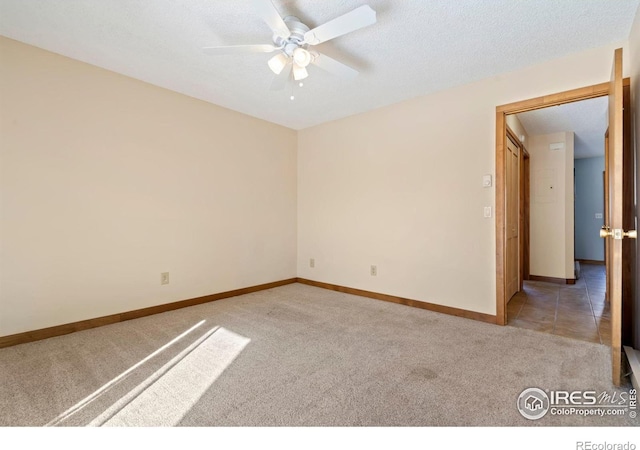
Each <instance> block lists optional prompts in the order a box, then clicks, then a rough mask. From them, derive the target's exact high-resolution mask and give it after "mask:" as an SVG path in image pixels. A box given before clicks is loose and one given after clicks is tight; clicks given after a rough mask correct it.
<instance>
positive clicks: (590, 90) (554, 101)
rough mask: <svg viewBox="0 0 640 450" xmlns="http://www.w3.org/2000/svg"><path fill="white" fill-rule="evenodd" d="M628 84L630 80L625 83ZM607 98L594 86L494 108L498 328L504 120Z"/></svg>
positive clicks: (502, 315) (503, 320) (604, 88)
mask: <svg viewBox="0 0 640 450" xmlns="http://www.w3.org/2000/svg"><path fill="white" fill-rule="evenodd" d="M625 82H626V83H628V82H629V79H628V78H627V79H625ZM607 95H609V82H608V81H607V82H605V83H600V84H595V85H593V86H587V87H583V88H579V89H572V90H570V91H565V92H560V93H557V94H552V95H545V96H542V97H537V98H532V99H530V100H523V101H519V102H515V103H509V104H506V105H500V106H497V107H496V153H495V157H496V175H495V187H496V204H495V219H496V323H497V324H498V325H506V324H507V300H508V299H507V298H505V297H506V295H505V292H506V284H505V283H506V277H505V269H506V256H507V255H506V253H507V252H506V244H507V240H506V234H505V233H506V224H505V219H506V211H505V198H506V183H505V146H506V144H505V139H506V138H507V119H506V116H507V115H509V114H518V113H522V112H526V111H533V110H535V109H541V108H547V107H549V106H557V105H563V104H565V103H573V102H578V101H581V100H588V99H590V98H596V97H604V96H607Z"/></svg>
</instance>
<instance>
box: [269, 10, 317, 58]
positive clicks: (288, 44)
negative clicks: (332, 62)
mask: <svg viewBox="0 0 640 450" xmlns="http://www.w3.org/2000/svg"><path fill="white" fill-rule="evenodd" d="M283 20H284V23H286V24H287V27H288V28H289V30H290V31H291V35H290V36H289V37H288V38H286V39H285V38H283V37H282V36H279V35H277V34H274V35H273V44H274V45H275V46H276V47H281V48H282V51H283V52H284V53H285V54H286V55H287V56H293V52H294V51H295V49H297V48H303V49H305V50H306V49H307V47H308V46H309V45H308V44H306V43H305V42H304V34H305V33H306V32H307V31H309V27H308V26H306V25H305V24H303V23H302V22H300V19H298V18H297V17H294V16H287V17H285V18H284V19H283Z"/></svg>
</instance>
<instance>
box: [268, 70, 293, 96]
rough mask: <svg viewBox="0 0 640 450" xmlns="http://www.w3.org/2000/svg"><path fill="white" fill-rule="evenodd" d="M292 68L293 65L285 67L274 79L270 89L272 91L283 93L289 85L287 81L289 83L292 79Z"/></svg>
mask: <svg viewBox="0 0 640 450" xmlns="http://www.w3.org/2000/svg"><path fill="white" fill-rule="evenodd" d="M292 66H293V64H291V63H289V64H287V65H286V66H284V69H282V72H280V73H279V74H278V75H276V76H275V77H273V81H272V82H271V88H270V89H271V90H272V91H281V90H283V89H284V87H285V86H286V85H287V81H289V78H290V77H291V68H292Z"/></svg>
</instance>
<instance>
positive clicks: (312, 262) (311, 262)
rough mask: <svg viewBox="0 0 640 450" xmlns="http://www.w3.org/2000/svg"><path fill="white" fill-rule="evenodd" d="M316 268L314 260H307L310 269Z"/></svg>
mask: <svg viewBox="0 0 640 450" xmlns="http://www.w3.org/2000/svg"><path fill="white" fill-rule="evenodd" d="M315 266H316V260H315V259H313V258H311V259H310V260H309V267H311V268H312V269H313V268H314V267H315Z"/></svg>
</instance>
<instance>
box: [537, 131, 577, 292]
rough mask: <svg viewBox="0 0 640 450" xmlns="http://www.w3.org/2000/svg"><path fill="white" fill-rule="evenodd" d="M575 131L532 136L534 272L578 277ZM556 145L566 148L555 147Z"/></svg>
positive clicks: (572, 277)
mask: <svg viewBox="0 0 640 450" xmlns="http://www.w3.org/2000/svg"><path fill="white" fill-rule="evenodd" d="M573 142H574V137H573V133H553V134H545V135H536V136H530V138H529V144H530V145H529V154H530V155H531V159H530V164H531V202H530V211H531V219H530V221H531V240H530V242H531V257H530V267H531V275H537V276H544V277H553V278H562V279H574V278H575V273H574V271H575V269H574V217H573V214H574V212H573V210H574V200H573V190H574V189H573V154H574V151H573ZM552 144H562V145H563V146H564V148H563V149H560V150H552V149H551V145H552Z"/></svg>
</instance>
